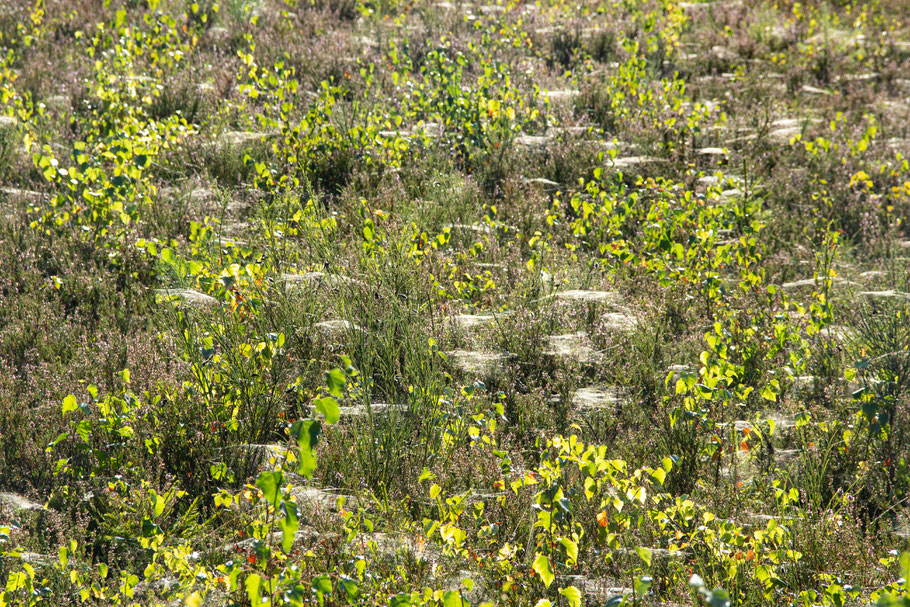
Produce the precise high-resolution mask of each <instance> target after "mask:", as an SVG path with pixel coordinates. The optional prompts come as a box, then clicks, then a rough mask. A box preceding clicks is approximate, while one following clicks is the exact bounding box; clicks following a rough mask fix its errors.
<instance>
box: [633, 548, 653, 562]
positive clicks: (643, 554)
mask: <svg viewBox="0 0 910 607" xmlns="http://www.w3.org/2000/svg"><path fill="white" fill-rule="evenodd" d="M635 552H637V553H638V558H640V559H641V560H642V561H643V562H644V564H645V565H646V566H648V567H650V566H651V551H650V550H648V549H647V548H644V547H642V546H639V547H638V548H636V549H635Z"/></svg>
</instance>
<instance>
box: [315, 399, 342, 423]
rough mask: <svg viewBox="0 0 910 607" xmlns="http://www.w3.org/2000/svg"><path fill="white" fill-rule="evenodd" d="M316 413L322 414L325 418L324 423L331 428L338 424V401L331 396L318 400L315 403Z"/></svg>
mask: <svg viewBox="0 0 910 607" xmlns="http://www.w3.org/2000/svg"><path fill="white" fill-rule="evenodd" d="M316 411H318V412H319V413H322V415H323V416H324V417H325V423H327V424H329V425H330V426H333V425H335V424H337V423H338V419H339V418H340V417H341V409H340V408H339V407H338V401H337V400H335V399H334V398H332V397H331V396H326V397H325V398H320V399H318V400H317V401H316Z"/></svg>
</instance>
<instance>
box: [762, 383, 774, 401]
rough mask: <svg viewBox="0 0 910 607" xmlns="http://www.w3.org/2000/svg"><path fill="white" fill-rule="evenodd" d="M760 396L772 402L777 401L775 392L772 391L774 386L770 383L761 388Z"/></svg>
mask: <svg viewBox="0 0 910 607" xmlns="http://www.w3.org/2000/svg"><path fill="white" fill-rule="evenodd" d="M761 397H762V398H764V399H765V400H769V401H771V402H772V403H773V402H777V392H775V391H774V388H773V387H772V386H771V385H770V384H768V385H767V386H765V387H764V388H762V391H761Z"/></svg>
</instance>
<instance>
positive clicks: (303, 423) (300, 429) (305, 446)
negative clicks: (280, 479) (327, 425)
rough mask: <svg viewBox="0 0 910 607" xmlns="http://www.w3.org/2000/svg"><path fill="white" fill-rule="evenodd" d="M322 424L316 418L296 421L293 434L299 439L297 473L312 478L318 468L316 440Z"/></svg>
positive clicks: (292, 427) (292, 428) (292, 429)
mask: <svg viewBox="0 0 910 607" xmlns="http://www.w3.org/2000/svg"><path fill="white" fill-rule="evenodd" d="M321 430H322V426H321V425H320V424H319V422H318V421H316V420H315V419H304V420H299V421H296V422H294V425H292V426H291V436H293V437H294V438H296V439H297V447H298V449H299V452H298V454H297V461H298V464H297V474H300V475H302V476H305V477H307V478H310V477H312V476H313V471H314V470H316V454H315V453H314V451H315V449H316V442H317V441H318V440H319V432H320V431H321Z"/></svg>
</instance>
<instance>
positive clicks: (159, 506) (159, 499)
mask: <svg viewBox="0 0 910 607" xmlns="http://www.w3.org/2000/svg"><path fill="white" fill-rule="evenodd" d="M162 512H164V497H163V496H161V495H155V518H158V517H159V516H161V513H162Z"/></svg>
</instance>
